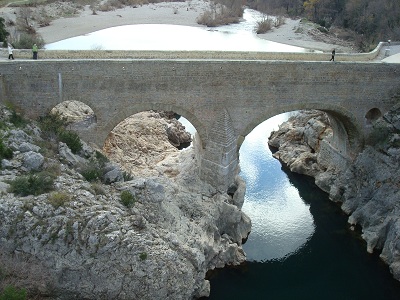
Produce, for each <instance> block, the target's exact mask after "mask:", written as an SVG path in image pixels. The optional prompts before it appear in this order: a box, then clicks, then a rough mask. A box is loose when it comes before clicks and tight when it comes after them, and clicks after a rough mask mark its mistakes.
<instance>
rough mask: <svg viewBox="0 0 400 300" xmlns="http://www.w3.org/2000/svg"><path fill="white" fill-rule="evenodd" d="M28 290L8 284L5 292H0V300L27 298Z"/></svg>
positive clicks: (23, 299)
mask: <svg viewBox="0 0 400 300" xmlns="http://www.w3.org/2000/svg"><path fill="white" fill-rule="evenodd" d="M25 299H26V290H25V289H18V288H15V287H14V286H12V285H8V286H6V287H5V288H4V290H3V292H2V293H1V294H0V300H25Z"/></svg>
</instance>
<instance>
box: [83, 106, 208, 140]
mask: <svg viewBox="0 0 400 300" xmlns="http://www.w3.org/2000/svg"><path fill="white" fill-rule="evenodd" d="M87 104H88V103H87ZM88 105H89V107H91V108H92V109H93V111H94V113H95V115H96V116H97V124H96V125H95V126H93V127H92V128H90V129H89V131H93V132H96V133H95V135H96V141H93V142H95V143H96V144H97V145H98V146H100V147H101V146H103V144H104V142H105V140H106V138H107V136H108V134H109V133H110V132H111V131H112V130H113V129H114V128H115V127H116V126H117V125H118V124H119V123H121V122H122V121H123V120H125V119H126V118H128V117H130V116H132V115H134V114H137V113H140V112H143V111H149V110H162V111H173V112H174V113H177V114H179V115H181V116H183V117H184V118H186V119H187V120H188V121H189V122H190V123H191V124H192V125H193V126H194V127H195V128H196V131H197V132H196V134H197V135H198V137H199V139H200V145H202V147H204V146H205V144H206V141H205V140H204V137H205V136H206V129H205V128H204V126H203V124H202V123H201V122H199V120H198V118H197V117H196V116H195V115H193V114H192V113H190V112H189V111H187V110H185V109H183V108H181V107H178V106H175V105H170V104H163V103H146V104H143V103H141V104H131V105H128V106H126V107H124V108H123V109H120V110H118V111H117V112H116V113H114V114H112V116H111V117H110V116H109V115H108V116H107V118H106V117H104V116H103V117H102V116H101V115H99V114H97V112H98V111H100V110H97V109H96V107H95V105H90V104H88ZM82 133H83V135H85V136H89V135H90V133H89V134H88V132H86V133H84V132H82Z"/></svg>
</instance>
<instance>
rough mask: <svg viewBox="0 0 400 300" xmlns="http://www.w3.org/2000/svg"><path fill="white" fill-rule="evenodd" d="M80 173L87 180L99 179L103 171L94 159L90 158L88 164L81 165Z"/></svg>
mask: <svg viewBox="0 0 400 300" xmlns="http://www.w3.org/2000/svg"><path fill="white" fill-rule="evenodd" d="M80 173H81V175H82V176H83V177H84V178H85V179H86V180H87V181H89V182H95V181H100V180H101V177H102V176H103V171H102V169H101V168H100V167H99V164H98V163H97V161H96V160H95V159H90V160H89V164H88V165H86V166H83V167H82V168H81V171H80Z"/></svg>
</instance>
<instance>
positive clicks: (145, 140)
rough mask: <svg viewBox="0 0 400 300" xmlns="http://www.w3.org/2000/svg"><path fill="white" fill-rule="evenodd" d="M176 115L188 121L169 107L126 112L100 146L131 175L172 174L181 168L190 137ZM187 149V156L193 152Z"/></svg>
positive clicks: (190, 143)
mask: <svg viewBox="0 0 400 300" xmlns="http://www.w3.org/2000/svg"><path fill="white" fill-rule="evenodd" d="M178 119H184V120H185V122H186V124H190V125H191V123H190V122H189V121H187V119H185V118H183V117H181V116H180V115H179V114H177V113H175V112H172V111H154V110H150V111H142V112H138V113H136V114H133V115H131V116H128V117H127V118H125V119H124V120H122V121H121V122H120V123H119V124H117V125H116V126H115V127H114V128H113V129H112V130H111V131H110V133H109V134H108V136H107V138H106V140H105V142H104V145H103V148H102V150H103V152H104V154H105V155H106V156H107V157H108V158H109V159H110V160H112V161H114V162H117V163H118V164H119V165H120V166H121V167H122V169H123V170H124V171H125V172H127V173H129V174H131V175H135V176H146V177H147V176H159V175H161V174H163V175H166V176H168V177H175V176H177V175H179V174H180V172H181V169H180V165H179V164H180V162H181V160H182V155H181V154H182V152H184V150H185V149H187V146H190V145H192V139H193V136H192V133H190V132H188V131H187V130H186V126H185V125H184V124H182V123H181V122H180V121H179V120H178ZM191 126H192V127H193V128H194V126H193V125H191ZM190 148H191V147H190ZM187 152H188V153H187V154H186V156H191V155H192V156H193V155H194V154H191V153H190V151H187ZM183 156H184V155H183Z"/></svg>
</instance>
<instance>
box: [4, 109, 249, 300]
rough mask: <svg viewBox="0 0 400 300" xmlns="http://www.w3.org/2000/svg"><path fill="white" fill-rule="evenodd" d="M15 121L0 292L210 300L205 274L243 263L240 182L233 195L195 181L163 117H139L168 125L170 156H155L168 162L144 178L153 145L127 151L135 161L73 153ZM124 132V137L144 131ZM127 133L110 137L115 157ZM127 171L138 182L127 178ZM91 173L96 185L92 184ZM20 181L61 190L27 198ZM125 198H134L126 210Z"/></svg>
mask: <svg viewBox="0 0 400 300" xmlns="http://www.w3.org/2000/svg"><path fill="white" fill-rule="evenodd" d="M150 114H154V113H150ZM13 116H14V114H12V113H10V112H9V111H8V110H6V109H2V110H1V113H0V119H1V122H0V123H1V126H0V128H1V134H2V139H1V141H2V147H0V148H2V149H7V150H8V149H11V151H12V155H10V153H9V152H7V151H6V152H4V153H7V155H3V156H2V158H3V159H2V161H1V166H2V167H1V170H0V193H1V198H0V266H1V267H0V273H1V275H2V276H0V287H1V286H3V287H4V286H5V285H8V284H12V285H14V286H16V287H20V288H27V289H28V292H29V294H30V295H31V296H35V297H36V296H47V297H49V298H50V299H174V300H175V299H194V298H198V297H202V296H207V295H208V294H209V292H210V286H209V282H208V281H206V280H205V274H206V272H207V271H208V270H210V269H213V268H216V267H222V266H224V265H226V264H233V265H235V264H239V263H241V262H243V261H244V260H245V254H244V253H243V251H242V248H241V243H242V239H244V238H246V237H247V235H248V233H249V231H250V220H249V219H248V217H247V216H246V215H245V214H244V213H242V211H241V210H240V208H238V207H237V206H235V205H234V204H233V198H237V197H244V192H243V191H244V187H243V186H242V185H243V183H242V182H241V181H240V180H238V184H239V185H241V188H238V190H237V191H238V192H237V193H240V195H238V194H236V195H234V197H233V198H232V197H231V196H229V195H227V194H220V193H218V192H217V191H216V190H215V189H214V188H213V187H212V186H210V185H208V184H205V183H203V182H202V181H200V180H199V178H198V177H197V171H196V159H195V156H194V154H193V150H192V149H188V150H185V151H178V150H176V149H175V150H172V149H170V148H169V147H170V146H171V143H168V142H165V141H167V140H168V139H167V138H165V136H166V135H167V133H166V128H168V124H169V123H168V121H166V123H164V122H165V121H160V117H159V116H158V117H156V116H154V115H153V117H149V115H145V117H143V118H145V119H149V120H150V119H151V120H152V121H156V122H159V123H160V124H161V127H162V128H163V129H164V133H163V137H162V141H163V142H160V141H159V142H160V145H162V146H161V149H164V150H165V152H166V153H172V156H170V157H169V158H167V157H166V155H164V154H162V153H158V154H157V155H163V157H162V159H160V158H159V157H158V156H157V155H155V156H154V157H156V158H155V159H154V160H152V162H155V164H154V165H152V166H150V167H149V168H148V169H147V170H146V169H145V168H144V166H145V165H146V162H148V161H146V159H145V158H143V156H142V155H143V154H144V153H145V152H146V151H148V152H149V151H150V150H152V149H153V148H154V147H155V145H154V142H151V143H150V144H149V141H148V140H146V139H145V138H142V139H139V142H136V144H135V145H137V148H135V149H133V148H132V147H131V148H129V152H130V153H131V156H130V158H129V163H130V164H126V162H125V161H120V163H121V165H118V163H119V162H111V161H107V162H105V159H104V157H103V156H102V155H100V154H99V152H98V151H95V150H94V149H92V148H91V147H89V146H88V145H86V144H84V143H83V147H82V149H81V150H79V151H78V152H77V153H73V151H71V149H70V148H69V147H68V146H67V145H66V144H65V143H63V142H60V141H57V140H54V138H53V139H51V140H47V139H46V137H45V135H44V132H43V130H41V129H39V127H37V126H36V125H35V124H34V123H24V122H23V123H22V124H18V127H16V125H15V122H13V121H12V118H13ZM135 124H136V125H135V126H134V127H136V129H140V128H139V125H137V124H138V123H135ZM147 125H149V126H150V124H149V123H146V129H147V130H151V128H150V127H147ZM121 128H122V129H124V130H128V131H126V132H125V133H126V134H129V139H131V138H132V137H133V136H134V135H135V134H137V132H136V131H135V132H133V131H130V129H127V127H126V126H125V125H123V126H122V127H121ZM155 131H157V130H155ZM116 132H117V133H116ZM160 133H161V131H160ZM120 134H121V132H118V131H114V132H113V135H114V137H113V139H111V140H110V141H109V144H107V145H106V149H107V150H108V151H110V157H111V158H114V157H115V156H114V155H115V153H116V152H118V151H122V152H123V151H125V150H126V149H125V148H124V147H122V146H121V144H120V141H118V140H117V139H116V138H115V136H117V135H118V136H119V135H120ZM158 138H160V139H161V137H160V136H157V137H156V139H158ZM130 143H134V142H133V141H131V140H129V143H128V142H126V144H127V145H128V144H130ZM110 144H114V145H115V146H116V148H111V147H110ZM167 144H168V145H167ZM163 147H166V148H163ZM171 147H173V146H171ZM139 148H140V149H141V151H142V153H140V154H138V153H133V152H134V151H137V149H139ZM121 149H124V150H121ZM0 150H1V149H0ZM1 151H2V150H1ZM1 151H0V152H1ZM93 165H94V166H96V168H97V169H95V170H94V169H90V170H91V172H92V173H91V172H86V173H85V172H84V171H85V170H86V171H87V170H88V169H87V168H88V166H93ZM131 167H132V169H133V172H132V173H131V175H127V174H126V173H124V172H123V171H122V170H121V168H122V169H125V170H126V171H127V170H130V168H131ZM98 170H100V171H101V172H100V173H96V172H94V171H98ZM139 171H141V172H139ZM32 172H34V173H32ZM93 172H94V173H93ZM43 174H44V175H43ZM83 174H84V175H83ZM89 175H90V176H94V175H96V176H98V180H99V181H97V182H89V181H88V179H87V178H89V177H88V176H89ZM40 176H42V177H40ZM22 177H24V178H29V179H28V181H27V182H29V180H31V181H35V180H36V181H35V182H38V183H40V184H39V185H42V184H44V182H46V181H47V180H48V178H49V177H52V178H53V179H54V183H53V184H52V186H51V187H50V188H51V190H50V191H46V192H44V193H39V192H37V193H36V192H34V193H33V195H32V194H29V193H28V195H25V194H26V193H23V191H21V189H20V188H21V187H18V188H16V187H15V182H16V179H19V178H22ZM38 178H41V179H42V182H40V180H38ZM105 183H107V184H105ZM124 192H125V193H126V192H129V193H128V194H129V195H131V196H132V198H131V200H132V202H129V205H128V204H127V203H124V201H123V197H122V194H124ZM19 194H23V195H24V196H21V195H19Z"/></svg>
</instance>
